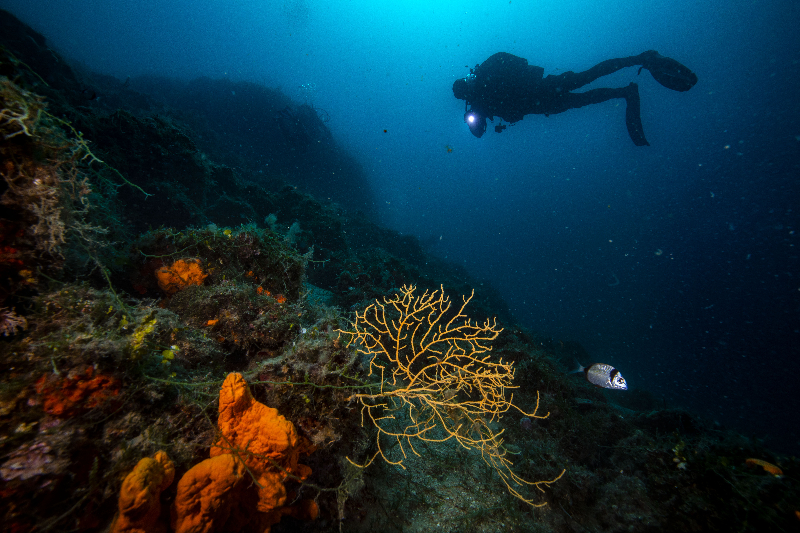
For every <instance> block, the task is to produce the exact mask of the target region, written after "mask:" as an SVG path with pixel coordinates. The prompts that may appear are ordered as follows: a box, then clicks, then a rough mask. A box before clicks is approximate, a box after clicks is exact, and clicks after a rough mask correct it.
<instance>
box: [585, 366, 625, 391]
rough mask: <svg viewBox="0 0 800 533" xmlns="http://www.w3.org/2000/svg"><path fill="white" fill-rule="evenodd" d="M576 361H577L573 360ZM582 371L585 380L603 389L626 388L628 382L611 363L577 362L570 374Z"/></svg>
mask: <svg viewBox="0 0 800 533" xmlns="http://www.w3.org/2000/svg"><path fill="white" fill-rule="evenodd" d="M575 362H576V363H578V361H575ZM578 372H583V373H584V375H585V376H586V381H588V382H589V383H591V384H592V385H595V386H597V387H600V388H603V389H614V390H628V383H627V382H626V381H625V378H623V377H622V374H620V372H619V370H617V369H616V368H614V367H613V366H611V365H607V364H605V363H592V364H591V365H589V366H583V365H581V364H580V363H578V368H576V369H575V370H573V371H572V372H571V373H572V374H577V373H578Z"/></svg>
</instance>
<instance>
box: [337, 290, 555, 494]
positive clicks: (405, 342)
mask: <svg viewBox="0 0 800 533" xmlns="http://www.w3.org/2000/svg"><path fill="white" fill-rule="evenodd" d="M415 290H416V287H414V286H404V287H403V288H402V289H401V290H400V292H399V293H397V294H395V295H394V296H392V297H391V298H384V301H383V302H380V301H378V300H376V301H375V302H374V303H373V304H371V305H369V306H368V307H367V308H366V309H364V311H363V312H361V313H358V312H357V313H356V319H355V322H354V323H353V328H352V330H350V331H342V330H340V333H342V334H345V335H349V336H350V339H349V342H350V343H351V344H355V346H356V347H357V350H358V351H359V352H361V353H362V354H364V355H366V356H368V357H370V363H369V368H370V370H369V375H372V374H373V372H375V373H377V372H378V371H380V376H381V377H380V387H381V389H380V392H379V393H376V394H354V395H352V396H351V397H350V399H351V400H358V401H359V402H360V403H361V406H362V407H361V410H362V423H364V421H365V420H366V419H369V421H370V422H371V423H372V425H373V426H374V427H375V428H376V429H377V435H376V441H377V447H378V451H377V452H376V453H375V455H373V457H372V458H371V459H370V460H369V461H368V462H367V463H366V464H365V465H356V466H364V467H366V466H368V465H369V464H371V463H372V461H374V460H375V458H377V457H378V456H381V457H382V458H383V459H384V460H385V461H386V462H388V463H390V464H394V465H398V466H401V467H403V468H405V467H404V466H403V461H404V460H405V458H406V457H407V456H406V450H405V446H407V447H408V449H410V450H411V451H412V452H413V453H415V454H416V455H419V453H418V452H417V451H416V449H415V448H414V441H415V440H418V441H425V442H445V441H448V440H451V439H454V440H456V441H457V442H458V443H459V444H460V445H461V446H463V447H464V448H467V449H470V450H476V451H480V453H481V457H482V458H483V460H484V461H485V462H486V463H487V464H488V465H490V466H492V467H493V468H494V469H495V470H496V471H497V472H498V474H499V475H500V478H501V479H502V480H503V482H504V483H505V485H506V487H507V488H508V490H509V492H511V494H513V495H514V496H516V497H518V498H520V499H521V500H523V501H525V502H526V503H529V504H530V505H534V506H539V505H544V504H535V503H534V502H533V501H532V500H531V499H529V498H526V497H524V496H523V495H522V494H521V493H520V492H519V488H520V487H524V486H535V487H536V488H538V489H542V487H543V486H546V485H549V484H550V483H553V482H554V481H556V480H557V479H559V478H560V477H561V475H563V472H562V473H561V474H559V476H558V477H556V478H555V479H552V480H549V481H536V482H530V481H526V480H525V479H523V478H521V477H519V476H518V475H517V474H515V473H514V471H513V470H512V469H511V467H512V462H511V460H510V459H509V458H508V452H507V451H506V449H505V448H504V447H503V439H502V438H501V435H502V434H503V430H496V429H494V426H493V425H492V423H493V422H497V421H498V420H499V419H500V418H501V417H502V415H503V414H504V413H506V412H507V411H508V410H510V409H512V408H513V409H515V410H517V411H519V412H520V413H522V414H523V415H524V416H527V417H530V418H547V416H549V413H547V414H544V415H539V414H538V411H539V396H538V393H537V400H536V407H535V409H534V410H533V412H532V413H526V412H525V411H523V410H522V409H520V408H519V407H517V406H516V405H514V403H513V394H510V392H509V391H510V390H511V389H514V388H516V387H515V386H514V385H513V381H514V366H513V363H510V362H503V360H502V359H499V360H498V361H494V360H493V359H492V357H491V353H490V352H491V351H492V345H491V342H492V341H493V340H495V339H496V338H497V336H498V335H499V334H500V332H501V331H502V328H500V327H498V326H497V322H496V320H488V319H487V320H485V321H484V322H483V323H480V322H477V321H473V320H471V319H470V318H468V317H467V315H466V314H465V313H464V310H465V308H466V307H467V305H468V304H469V302H470V301H471V300H472V298H473V296H474V294H475V292H474V291H473V292H472V294H470V296H469V297H462V303H461V305H460V307H458V309H457V310H456V311H455V312H452V311H451V309H452V308H453V306H452V302H451V301H450V299H449V298H448V297H446V296H445V294H444V289H443V288H441V289H440V290H438V291H432V292H429V291H425V292H424V293H423V294H422V295H421V296H416V295H415V294H414V292H415ZM382 438H389V439H390V440H394V441H395V442H396V443H397V444H398V445H399V449H400V452H401V454H402V456H403V458H401V459H398V460H391V459H390V458H389V457H387V455H386V453H384V447H383V445H382ZM404 445H405V446H404ZM351 462H352V461H351ZM353 464H355V463H353Z"/></svg>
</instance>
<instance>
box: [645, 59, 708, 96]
mask: <svg viewBox="0 0 800 533" xmlns="http://www.w3.org/2000/svg"><path fill="white" fill-rule="evenodd" d="M640 57H641V58H642V67H641V68H640V69H639V73H641V72H642V69H643V68H646V69H647V70H649V71H650V74H652V75H653V78H654V79H655V80H656V81H657V82H658V83H660V84H661V85H663V86H664V87H666V88H667V89H672V90H673V91H680V92H683V91H688V90H689V89H691V88H692V87H694V84H695V83H697V74H695V73H694V72H692V71H691V70H689V68H688V67H686V66H684V65H681V64H680V63H678V62H677V61H675V60H674V59H672V58H670V57H664V56H662V55H661V54H659V53H658V52H656V51H655V50H648V51H647V52H643V53H642V54H641V55H640Z"/></svg>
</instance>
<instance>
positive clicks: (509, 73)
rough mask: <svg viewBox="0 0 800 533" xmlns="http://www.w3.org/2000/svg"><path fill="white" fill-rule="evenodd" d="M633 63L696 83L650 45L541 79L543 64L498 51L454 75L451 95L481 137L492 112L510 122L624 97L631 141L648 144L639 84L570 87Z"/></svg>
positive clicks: (671, 84)
mask: <svg viewBox="0 0 800 533" xmlns="http://www.w3.org/2000/svg"><path fill="white" fill-rule="evenodd" d="M635 65H641V66H642V68H646V69H648V70H649V71H650V72H651V73H652V74H653V77H654V78H655V79H656V80H657V81H658V82H659V83H661V84H662V85H664V86H665V87H668V88H670V89H673V90H676V91H687V90H689V89H690V88H691V87H692V86H693V85H694V84H695V83H697V76H696V75H695V74H694V73H693V72H692V71H691V70H689V69H688V68H686V67H684V66H683V65H681V64H680V63H678V62H677V61H675V60H674V59H670V58H667V57H664V56H662V55H660V54H659V53H658V52H655V51H652V50H651V51H648V52H644V53H642V54H639V55H638V56H630V57H623V58H619V59H609V60H607V61H603V62H602V63H599V64H597V65H595V66H594V67H592V68H590V69H589V70H586V71H584V72H578V73H575V72H572V71H569V72H565V73H563V74H559V75H557V76H554V75H552V74H551V75H549V76H547V77H546V78H543V77H542V76H543V75H544V69H543V68H542V67H536V66H533V65H528V61H527V60H526V59H524V58H521V57H517V56H515V55H511V54H508V53H505V52H500V53H497V54H494V55H493V56H491V57H490V58H489V59H487V60H486V61H484V62H483V63H482V64H480V65H478V66H476V67H475V69H474V70H473V72H472V74H471V75H470V76H469V77H467V78H464V79H458V80H456V81H455V82H454V83H453V94H454V95H455V96H456V98H459V99H461V100H466V102H467V105H468V106H471V108H470V109H469V110H468V112H467V114H466V115H465V119H467V121H468V123H469V125H470V131H472V133H473V134H474V135H475V136H476V137H480V136H482V135H483V132H484V131H485V130H486V119H487V118H488V119H489V120H494V117H500V118H501V119H503V120H505V121H507V122H509V123H514V122H517V121H519V120H522V118H523V117H524V116H525V115H530V114H537V115H553V114H556V113H563V112H564V111H566V110H568V109H575V108H578V107H583V106H586V105H589V104H597V103H600V102H605V101H606V100H611V99H613V98H623V99H625V101H626V103H627V109H626V113H625V123H626V125H627V127H628V133H629V134H630V137H631V140H633V142H634V144H636V145H637V146H649V143H648V142H647V139H645V136H644V132H643V131H642V121H641V118H640V112H639V87H638V85H636V84H635V83H631V84H630V85H628V86H627V87H620V88H616V89H591V90H589V91H585V92H581V93H573V92H571V91H574V90H575V89H578V88H580V87H583V86H584V85H587V84H589V83H591V82H593V81H594V80H596V79H597V78H599V77H601V76H605V75H607V74H611V73H613V72H616V71H618V70H620V69H623V68H625V67H632V66H635ZM640 71H641V69H640ZM470 116H472V120H470ZM502 129H504V126H496V127H495V130H496V131H498V132H500V131H502Z"/></svg>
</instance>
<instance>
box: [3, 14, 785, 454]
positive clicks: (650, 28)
mask: <svg viewBox="0 0 800 533" xmlns="http://www.w3.org/2000/svg"><path fill="white" fill-rule="evenodd" d="M391 4H392V6H390V7H386V6H381V5H380V4H375V3H374V2H366V1H364V0H358V1H346V0H337V1H335V2H334V1H320V2H311V1H308V2H304V1H301V0H287V1H283V2H264V1H260V0H259V1H251V2H246V1H242V2H230V1H227V0H226V1H222V0H191V1H190V0H181V1H174V2H165V1H156V0H150V1H144V2H116V3H115V2H112V1H110V0H72V1H67V0H62V1H59V2H52V1H47V2H39V1H35V0H5V1H2V2H0V6H2V7H4V8H6V9H9V10H10V11H12V12H13V13H15V14H16V15H17V16H19V17H20V18H22V19H23V20H24V21H25V22H27V23H29V24H30V25H32V26H33V27H34V28H35V29H37V30H39V31H40V32H42V33H43V34H45V35H46V36H47V37H48V39H49V40H50V42H51V43H52V44H53V46H54V47H55V48H56V49H57V50H59V51H60V52H62V53H65V54H66V55H68V56H69V57H71V58H73V59H76V60H78V61H81V62H84V63H85V64H86V65H87V66H89V67H90V68H92V69H95V70H98V71H102V72H105V73H110V74H113V75H115V76H118V77H120V78H121V79H124V78H125V77H127V76H129V75H130V76H136V75H140V74H162V75H170V76H175V77H178V78H182V79H189V78H193V77H197V76H201V75H204V76H209V77H216V78H230V79H232V80H249V81H255V82H260V83H264V84H266V85H268V86H271V87H280V88H281V89H282V90H283V91H284V92H286V93H287V94H288V95H290V96H291V97H293V98H294V99H296V101H297V102H298V103H300V102H309V103H313V104H315V105H317V106H320V107H322V108H324V109H325V110H327V111H328V112H329V114H330V115H331V118H332V120H331V122H330V123H329V126H330V128H331V129H332V131H333V132H334V135H335V136H336V137H337V139H338V140H339V141H340V142H341V143H342V144H343V145H345V146H347V147H348V148H349V150H351V152H352V153H353V154H354V155H355V156H356V157H357V158H358V159H359V160H360V161H361V163H362V164H363V165H364V167H365V169H366V170H367V172H368V175H369V179H370V183H371V185H372V187H373V189H374V190H375V191H376V197H375V198H376V199H375V204H374V213H375V216H376V217H378V219H379V220H382V221H383V222H384V223H385V224H386V225H387V226H390V227H392V228H395V229H398V230H400V231H402V232H405V233H409V234H414V235H418V236H420V237H421V238H423V239H426V240H427V241H428V242H432V243H433V244H432V248H431V250H432V252H433V253H436V254H438V255H441V256H443V257H447V258H449V259H451V260H453V261H456V262H458V263H461V264H463V265H465V266H466V267H467V268H468V269H469V270H470V271H471V272H472V273H474V274H476V275H477V276H479V277H481V278H485V279H488V280H489V281H490V282H491V283H492V284H494V285H495V286H496V287H498V288H499V289H500V290H501V291H502V293H503V294H504V295H505V297H506V299H507V300H508V302H509V303H510V306H511V308H512V310H513V311H514V313H515V314H516V316H517V317H518V318H519V319H520V320H521V321H522V322H523V323H525V324H526V325H528V326H530V327H531V328H533V329H535V330H538V331H540V332H543V333H546V334H548V335H552V336H553V337H554V338H556V339H563V340H568V339H569V340H576V341H579V342H581V343H582V344H583V345H584V346H585V347H586V348H587V349H588V350H589V352H590V354H591V356H592V358H593V359H594V360H595V361H602V362H609V363H612V364H614V365H616V366H617V367H618V368H620V369H621V370H622V372H623V374H624V375H625V376H626V378H627V379H628V381H629V383H630V385H631V386H632V387H633V388H645V389H647V390H650V391H651V392H653V393H654V394H656V395H657V396H658V397H662V396H663V397H664V398H665V399H666V400H667V401H669V402H673V403H678V404H680V405H684V406H687V407H689V408H691V409H693V410H694V411H696V412H699V413H701V414H704V415H706V416H708V417H709V418H711V419H712V420H718V421H720V422H723V423H726V424H734V425H735V426H736V428H737V429H739V430H740V431H742V432H744V433H745V434H748V435H750V434H752V435H755V436H759V437H764V436H768V437H769V439H770V443H772V444H773V445H776V446H778V447H780V448H781V449H783V450H785V451H790V452H793V453H797V452H798V450H800V433H798V429H797V428H798V425H799V424H798V423H799V422H800V415H798V413H797V410H796V409H795V404H796V403H797V398H798V394H797V393H796V392H795V390H794V389H795V387H796V385H797V383H798V372H800V362H798V361H800V350H799V349H798V347H797V345H798V340H800V324H799V323H798V314H799V313H800V303H799V302H798V300H799V299H800V269H798V266H800V261H798V238H797V237H798V235H797V233H796V232H797V230H798V220H797V209H798V205H797V204H798V196H799V195H798V185H797V182H798V174H800V172H799V169H798V166H800V120H798V119H799V118H800V109H799V108H800V103H799V99H798V94H800V90H799V89H800V83H798V80H800V38H798V32H797V23H798V20H800V17H798V7H797V6H798V4H797V3H796V2H793V1H791V0H778V1H772V2H758V3H753V2H749V1H741V0H740V1H731V2H725V3H721V2H715V1H711V0H700V1H688V0H676V1H664V0H661V1H655V2H648V3H646V4H643V3H637V4H636V6H635V8H634V7H632V6H631V4H630V2H625V1H621V0H619V1H597V2H581V1H569V0H567V1H564V0H559V1H552V2H536V3H535V5H531V3H530V2H523V1H512V2H508V1H507V0H503V1H484V0H481V1H477V0H475V1H472V2H463V1H458V2H456V1H451V2H427V1H426V2H402V1H397V2H392V3H391ZM646 49H656V50H659V51H660V52H661V53H663V54H665V55H669V56H672V57H674V58H676V59H678V60H679V61H682V62H684V63H685V64H686V65H688V66H689V67H691V68H692V69H693V70H695V72H696V73H697V74H698V76H699V78H700V81H699V83H698V84H697V86H696V87H694V88H693V89H692V90H691V91H689V92H687V93H674V92H671V91H668V90H667V89H665V88H663V87H661V86H660V85H658V84H657V83H655V82H654V81H653V80H652V78H651V77H650V76H649V75H648V74H647V72H646V71H645V72H643V73H642V75H640V76H637V74H636V69H627V70H625V71H622V72H620V73H617V74H615V75H614V76H611V77H608V78H604V79H601V80H599V81H598V82H596V83H595V86H609V87H611V86H622V85H627V84H628V83H629V82H630V81H636V82H637V83H639V85H640V92H641V96H642V121H643V123H644V129H645V133H646V135H647V138H648V140H649V141H650V143H651V144H652V146H651V147H649V148H648V147H644V148H637V147H635V146H633V144H632V143H631V142H630V140H629V139H628V137H627V133H626V130H625V126H624V119H623V117H624V108H623V106H621V105H620V104H619V103H617V102H613V101H612V102H607V103H604V104H601V105H596V106H591V107H587V108H583V109H580V110H573V111H570V112H567V113H564V114H562V115H557V116H551V117H549V118H546V117H543V116H530V117H528V118H526V119H525V120H524V121H522V122H520V123H518V124H516V125H514V126H512V127H510V128H509V129H508V130H506V131H505V132H504V133H502V134H500V135H498V134H495V133H494V132H493V131H491V129H490V131H489V132H488V133H487V134H486V135H485V136H484V137H483V139H480V140H479V139H475V138H473V137H472V135H470V134H469V132H468V130H467V128H466V126H465V125H464V124H463V122H462V114H463V102H460V101H457V100H455V99H454V98H453V97H452V93H451V89H450V87H451V85H452V82H453V80H454V79H456V78H457V77H462V76H464V75H466V73H467V72H468V70H467V65H469V66H474V65H475V64H476V63H478V62H481V61H483V60H484V59H486V58H487V57H488V56H490V55H491V54H493V53H495V52H498V51H506V52H510V53H514V54H516V55H520V56H523V57H525V58H527V59H528V60H529V61H530V62H531V63H533V64H536V65H540V66H542V67H544V68H545V72H546V73H547V74H549V73H559V72H563V71H565V70H575V71H577V70H582V69H586V68H588V67H590V66H592V65H593V64H595V63H597V62H599V61H602V60H604V59H608V58H610V57H618V56H625V55H632V54H637V53H639V52H642V51H644V50H646ZM304 84H312V86H313V87H314V89H313V90H306V89H303V88H301V85H304ZM384 130H387V131H386V133H384ZM448 146H449V147H452V152H448V150H447V147H448ZM615 280H619V284H618V285H612V284H614V283H615ZM585 363H587V362H586V361H584V364H585Z"/></svg>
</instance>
